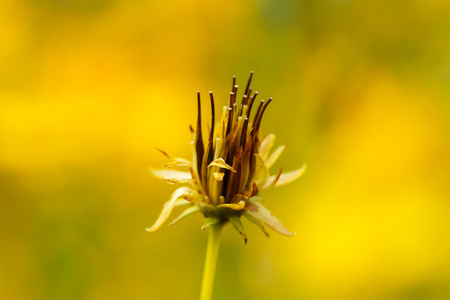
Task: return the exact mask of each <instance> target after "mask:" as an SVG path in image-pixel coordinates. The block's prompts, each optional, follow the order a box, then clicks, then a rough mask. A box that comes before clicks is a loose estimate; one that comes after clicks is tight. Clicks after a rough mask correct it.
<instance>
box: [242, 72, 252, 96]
mask: <svg viewBox="0 0 450 300" xmlns="http://www.w3.org/2000/svg"><path fill="white" fill-rule="evenodd" d="M252 78H253V71H251V72H250V77H249V78H248V81H247V86H246V87H245V92H244V95H246V96H248V89H249V88H250V83H251V82H252Z"/></svg>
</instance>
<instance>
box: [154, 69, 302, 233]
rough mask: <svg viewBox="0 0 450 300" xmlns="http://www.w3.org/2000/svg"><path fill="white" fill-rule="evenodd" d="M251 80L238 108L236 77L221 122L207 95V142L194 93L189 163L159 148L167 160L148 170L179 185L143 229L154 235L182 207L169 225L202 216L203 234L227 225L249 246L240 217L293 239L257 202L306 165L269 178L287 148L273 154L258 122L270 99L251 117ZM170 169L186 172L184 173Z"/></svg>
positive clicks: (272, 138) (253, 97) (270, 139)
mask: <svg viewBox="0 0 450 300" xmlns="http://www.w3.org/2000/svg"><path fill="white" fill-rule="evenodd" d="M252 77H253V72H251V73H250V77H249V79H248V82H247V86H246V88H245V90H244V93H243V96H242V100H241V101H240V104H237V91H238V86H237V85H236V77H233V84H232V91H231V92H230V95H229V98H228V105H227V106H224V107H223V109H222V117H221V119H220V120H216V115H215V102H214V97H213V93H212V92H209V96H210V102H211V124H210V126H209V132H208V134H207V138H206V139H205V140H204V139H203V136H202V124H201V113H202V112H201V102H200V92H197V106H198V115H197V124H196V128H195V129H194V128H193V127H192V126H191V127H190V131H191V134H192V141H191V146H192V152H193V159H192V161H189V160H186V159H183V158H176V157H171V156H170V155H168V154H167V153H166V152H164V151H162V150H159V151H160V152H162V153H163V154H164V155H165V156H166V157H167V158H169V159H171V161H170V162H169V163H167V164H165V165H164V166H163V168H162V169H152V170H151V172H152V173H153V175H155V176H156V177H158V178H161V179H162V180H164V181H166V182H168V183H170V184H180V185H182V186H181V187H179V188H178V189H176V190H175V191H174V193H173V194H172V197H171V198H170V200H169V201H167V202H166V203H165V204H164V207H163V209H162V212H161V214H160V216H159V218H158V219H157V220H156V222H155V224H154V225H153V226H152V227H150V228H147V229H146V230H147V231H150V232H153V231H155V230H157V229H158V228H160V227H161V225H162V224H163V223H164V222H165V221H166V220H167V218H168V217H169V215H170V213H171V212H172V210H173V208H174V207H176V206H182V205H183V206H187V208H186V209H185V210H184V211H183V212H182V213H181V215H179V216H178V217H177V218H176V219H175V220H173V221H172V223H170V225H173V224H175V223H177V222H178V221H180V220H182V219H184V218H185V217H187V216H189V215H191V214H194V213H202V214H203V215H204V217H205V218H206V220H205V223H204V224H203V226H202V230H204V229H205V228H207V227H209V226H212V225H215V224H218V223H220V222H224V223H225V222H230V223H231V224H232V225H233V227H234V228H235V229H236V230H237V231H238V232H239V233H240V234H241V235H242V237H243V238H244V240H245V242H247V236H246V234H245V232H244V228H243V225H242V223H241V217H242V216H244V217H245V218H247V219H248V220H249V221H251V222H252V223H254V224H256V225H258V226H259V227H260V228H261V229H262V231H263V232H264V233H265V234H266V235H267V236H268V234H267V231H266V229H265V227H269V228H270V229H272V230H274V231H276V232H278V233H280V234H282V235H285V236H292V235H293V233H292V232H290V231H288V230H287V229H285V228H284V227H283V226H282V225H281V223H280V222H279V221H278V220H277V218H275V217H274V216H273V215H272V214H271V213H270V211H269V210H267V209H266V208H265V207H264V206H263V205H262V204H261V198H260V196H259V193H260V192H261V191H264V190H267V189H270V188H273V187H278V186H281V185H284V184H287V183H290V182H292V181H293V180H295V179H297V178H299V177H300V176H301V175H302V174H303V173H304V171H305V169H306V166H305V165H303V167H301V168H300V169H297V170H295V171H291V172H287V173H283V168H279V170H278V172H276V173H275V174H274V175H270V174H269V169H270V168H271V167H272V166H273V165H274V164H275V162H276V161H277V159H278V158H279V157H280V155H281V154H282V152H283V151H284V149H285V146H279V147H278V148H277V149H275V151H273V152H272V153H271V149H272V147H273V145H274V142H275V136H274V135H273V134H269V135H268V136H266V137H263V135H262V127H261V121H262V118H263V115H264V112H265V111H266V109H267V107H268V105H269V104H270V103H271V102H272V98H269V99H268V100H267V101H264V100H261V101H260V102H259V106H258V108H257V109H256V112H255V113H254V114H253V117H251V111H252V108H253V107H254V106H256V105H254V104H255V103H256V98H257V96H258V92H257V91H255V92H254V93H252V88H251V87H250V83H251V80H252ZM174 168H184V169H185V171H180V170H176V169H174Z"/></svg>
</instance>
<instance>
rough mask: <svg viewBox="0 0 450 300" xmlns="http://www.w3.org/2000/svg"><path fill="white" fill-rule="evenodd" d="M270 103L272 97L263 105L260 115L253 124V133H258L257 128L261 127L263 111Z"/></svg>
mask: <svg viewBox="0 0 450 300" xmlns="http://www.w3.org/2000/svg"><path fill="white" fill-rule="evenodd" d="M270 102H272V97H270V98H269V100H267V102H266V103H264V106H263V108H262V110H261V113H260V114H259V117H258V120H256V122H257V123H256V124H255V131H258V129H259V126H260V125H261V119H262V117H263V114H264V111H265V110H266V108H267V106H268V105H269V103H270Z"/></svg>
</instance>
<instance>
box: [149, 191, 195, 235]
mask: <svg viewBox="0 0 450 300" xmlns="http://www.w3.org/2000/svg"><path fill="white" fill-rule="evenodd" d="M190 191H192V190H191V189H190V188H188V187H180V188H178V189H176V190H175V192H173V194H172V197H171V198H170V200H169V201H167V202H166V203H164V207H163V209H162V211H161V214H160V215H159V217H158V219H157V220H156V222H155V224H153V226H152V227H150V228H147V229H145V230H147V231H150V232H153V231H155V230H157V229H158V228H159V227H161V225H162V224H163V223H164V222H165V221H166V220H167V218H168V217H169V215H170V213H171V212H172V209H173V207H174V206H175V203H176V201H177V199H178V198H180V197H181V196H183V194H185V193H188V192H190Z"/></svg>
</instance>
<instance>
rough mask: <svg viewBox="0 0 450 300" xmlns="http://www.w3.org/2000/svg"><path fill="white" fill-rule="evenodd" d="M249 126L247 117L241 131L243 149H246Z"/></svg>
mask: <svg viewBox="0 0 450 300" xmlns="http://www.w3.org/2000/svg"><path fill="white" fill-rule="evenodd" d="M247 126H248V118H247V117H246V118H245V120H244V126H243V127H242V133H241V144H240V147H241V148H242V149H245V140H246V139H247Z"/></svg>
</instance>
